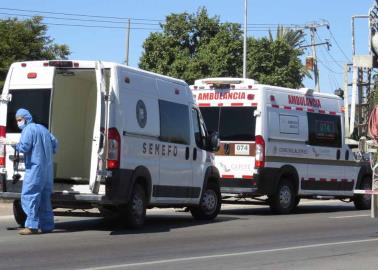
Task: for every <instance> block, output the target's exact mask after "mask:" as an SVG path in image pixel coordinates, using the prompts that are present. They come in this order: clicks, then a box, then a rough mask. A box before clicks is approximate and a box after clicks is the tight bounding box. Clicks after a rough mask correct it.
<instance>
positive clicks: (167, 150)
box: [142, 143, 178, 157]
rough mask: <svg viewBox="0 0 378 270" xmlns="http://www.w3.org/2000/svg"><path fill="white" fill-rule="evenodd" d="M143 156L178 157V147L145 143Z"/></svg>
mask: <svg viewBox="0 0 378 270" xmlns="http://www.w3.org/2000/svg"><path fill="white" fill-rule="evenodd" d="M142 152H143V154H147V155H155V156H159V155H161V156H167V157H170V156H174V157H176V156H177V152H178V149H177V146H175V145H170V144H167V145H166V144H158V143H143V150H142Z"/></svg>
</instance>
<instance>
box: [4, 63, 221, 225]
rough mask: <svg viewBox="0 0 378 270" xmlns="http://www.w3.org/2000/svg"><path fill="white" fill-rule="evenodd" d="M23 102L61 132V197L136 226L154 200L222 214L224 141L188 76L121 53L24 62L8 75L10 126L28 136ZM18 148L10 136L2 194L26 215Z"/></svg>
mask: <svg viewBox="0 0 378 270" xmlns="http://www.w3.org/2000/svg"><path fill="white" fill-rule="evenodd" d="M18 108H26V109H28V110H30V112H31V114H32V115H33V118H34V121H35V122H36V123H40V124H42V125H44V126H46V127H47V128H48V129H49V130H50V131H51V132H52V133H53V134H54V135H55V137H56V138H57V139H58V141H59V149H58V153H57V154H56V155H55V158H54V183H55V184H54V193H53V196H52V200H53V206H54V207H67V208H80V207H82V208H92V207H99V208H100V209H101V210H103V211H104V212H109V211H112V212H117V213H122V214H123V216H124V217H126V219H127V221H128V225H129V226H130V227H139V226H141V225H142V224H143V222H144V217H145V214H146V208H148V207H188V208H189V209H190V210H191V213H192V215H193V216H194V217H195V218H197V219H213V218H215V217H216V216H217V214H218V212H219V210H220V206H221V197H220V191H219V172H218V170H217V169H216V167H215V166H214V165H213V163H212V162H213V154H212V153H210V152H211V151H214V150H215V149H216V148H217V144H218V143H219V141H218V139H217V134H213V135H209V134H208V133H207V131H206V127H205V125H204V122H203V121H202V118H201V114H200V112H199V109H198V108H197V105H196V104H195V102H194V100H193V96H192V93H191V91H190V89H189V87H188V85H187V84H186V83H185V82H184V81H181V80H177V79H173V78H169V77H166V76H161V75H158V74H154V73H151V72H147V71H143V70H140V69H135V68H131V67H127V66H124V65H120V64H116V63H101V62H96V61H32V62H20V63H14V64H12V66H11V67H10V70H9V73H8V76H7V78H6V81H5V85H4V89H3V93H2V96H1V103H0V136H2V137H5V136H6V137H8V138H10V139H12V140H16V141H17V140H18V139H19V137H20V130H18V128H17V125H16V123H15V121H14V118H15V112H16V110H17V109H18ZM15 157H17V154H16V153H15V152H14V150H13V148H12V147H10V146H7V147H6V149H5V147H4V146H3V145H1V146H0V173H1V176H2V181H1V190H2V192H1V193H0V197H1V198H4V199H12V200H16V203H15V209H16V210H15V216H16V217H17V220H18V222H22V221H20V218H19V216H20V214H21V213H20V212H19V211H17V209H18V210H19V209H20V208H19V204H18V201H17V200H18V199H19V198H20V191H21V186H22V179H23V171H24V164H23V162H22V157H21V160H20V162H19V164H16V162H13V161H14V160H15ZM16 165H18V166H16ZM17 167H18V168H17ZM17 178H20V179H19V181H17V180H18V179H17Z"/></svg>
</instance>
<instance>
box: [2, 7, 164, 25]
mask: <svg viewBox="0 0 378 270" xmlns="http://www.w3.org/2000/svg"><path fill="white" fill-rule="evenodd" d="M0 9H2V10H12V11H22V12H33V13H42V14H55V15H64V16H79V17H88V18H104V19H105V18H106V19H117V20H128V19H133V20H136V21H155V22H160V21H161V20H155V19H139V18H127V17H114V16H100V15H89V14H79V13H63V12H51V11H41V10H28V9H17V8H2V7H0Z"/></svg>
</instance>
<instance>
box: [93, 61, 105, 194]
mask: <svg viewBox="0 0 378 270" xmlns="http://www.w3.org/2000/svg"><path fill="white" fill-rule="evenodd" d="M96 81H97V103H96V116H95V117H96V118H95V122H94V126H93V141H92V154H91V168H90V176H89V188H90V190H91V191H92V192H93V193H98V191H99V188H100V181H101V177H102V176H101V174H100V175H99V174H98V172H99V171H102V168H101V167H102V165H101V164H102V163H103V160H104V159H103V157H102V155H103V151H102V149H100V145H101V144H100V139H101V117H102V116H101V112H102V111H103V110H102V106H103V97H104V96H105V91H106V84H105V69H104V66H103V64H102V63H101V62H100V61H98V62H96Z"/></svg>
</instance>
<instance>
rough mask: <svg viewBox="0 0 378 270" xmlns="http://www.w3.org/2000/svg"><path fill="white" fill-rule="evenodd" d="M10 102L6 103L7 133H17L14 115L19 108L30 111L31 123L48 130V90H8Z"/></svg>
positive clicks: (49, 92)
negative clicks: (10, 96)
mask: <svg viewBox="0 0 378 270" xmlns="http://www.w3.org/2000/svg"><path fill="white" fill-rule="evenodd" d="M10 94H12V101H11V102H10V103H8V114H7V133H19V132H21V131H20V129H19V128H18V127H17V123H16V121H15V114H16V111H17V110H18V109H19V108H24V109H27V110H29V111H30V113H31V115H32V116H33V122H35V123H38V124H41V125H44V126H45V127H46V128H48V123H49V115H50V113H49V112H50V94H51V91H50V89H22V90H10Z"/></svg>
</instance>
